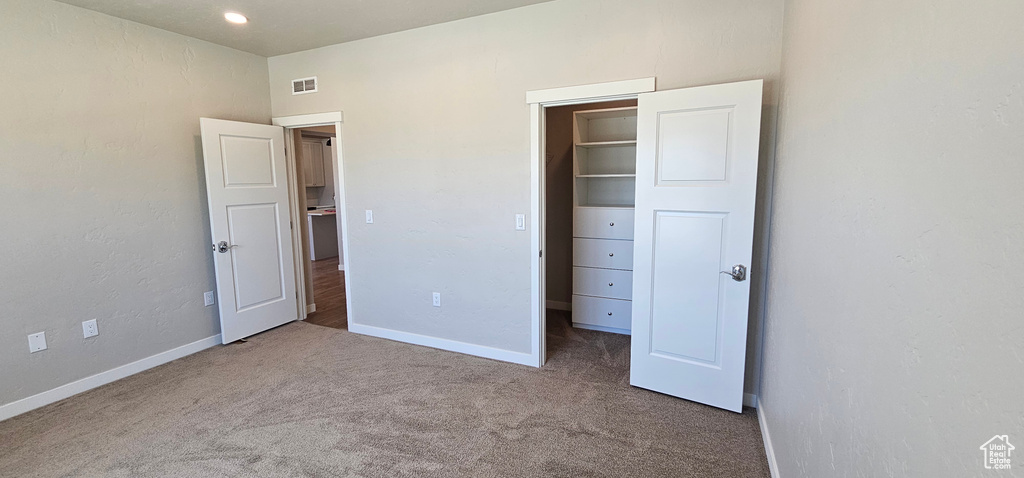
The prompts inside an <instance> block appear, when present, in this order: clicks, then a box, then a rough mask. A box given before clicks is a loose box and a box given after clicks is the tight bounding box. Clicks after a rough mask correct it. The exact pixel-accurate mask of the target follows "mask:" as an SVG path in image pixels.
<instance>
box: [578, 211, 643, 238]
mask: <svg viewBox="0 0 1024 478" xmlns="http://www.w3.org/2000/svg"><path fill="white" fill-rule="evenodd" d="M575 211H576V213H575V215H574V217H573V222H572V235H573V236H574V237H588V238H592V239H628V240H630V241H632V240H633V210H632V209H626V208H600V207H578V208H576V209H575Z"/></svg>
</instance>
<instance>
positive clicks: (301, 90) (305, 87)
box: [292, 76, 316, 95]
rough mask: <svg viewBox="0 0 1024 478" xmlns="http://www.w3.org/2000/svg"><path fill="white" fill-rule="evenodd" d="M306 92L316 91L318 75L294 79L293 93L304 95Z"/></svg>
mask: <svg viewBox="0 0 1024 478" xmlns="http://www.w3.org/2000/svg"><path fill="white" fill-rule="evenodd" d="M306 93H316V77H315V76H313V77H310V78H300V79H298V80H292V94H293V95H304V94H306Z"/></svg>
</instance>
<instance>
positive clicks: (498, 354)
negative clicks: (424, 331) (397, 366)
mask: <svg viewBox="0 0 1024 478" xmlns="http://www.w3.org/2000/svg"><path fill="white" fill-rule="evenodd" d="M348 331H349V332H352V333H356V334H363V335H369V336H372V337H380V338H382V339H389V340H395V341H398V342H405V343H409V344H414V345H422V346H424V347H432V348H435V349H441V350H448V351H450V352H459V353H463V354H467V355H475V356H477V357H483V358H489V359H493V360H500V361H502V362H512V363H517V364H522V365H529V366H531V367H536V366H537V359H536V358H535V357H534V356H533V355H531V354H527V353H522V352H513V351H511V350H504V349H497V348H494V347H487V346H485V345H475V344H468V343H466V342H459V341H456V340H448V339H441V338H437V337H430V336H427V335H420V334H413V333H410V332H401V331H398V330H392V329H384V328H381V327H373V326H370V325H361V324H353V323H352V322H349V324H348Z"/></svg>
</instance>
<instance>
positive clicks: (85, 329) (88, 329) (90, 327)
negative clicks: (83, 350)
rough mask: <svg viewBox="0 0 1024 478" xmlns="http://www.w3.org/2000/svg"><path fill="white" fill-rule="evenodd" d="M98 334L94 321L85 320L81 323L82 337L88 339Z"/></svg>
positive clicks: (98, 330)
mask: <svg viewBox="0 0 1024 478" xmlns="http://www.w3.org/2000/svg"><path fill="white" fill-rule="evenodd" d="M99 334H100V329H99V327H97V326H96V319H92V320H86V321H85V322H82V337H83V338H86V339H87V338H89V337H95V336H97V335H99Z"/></svg>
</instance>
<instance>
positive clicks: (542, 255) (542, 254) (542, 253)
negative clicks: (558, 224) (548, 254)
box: [540, 249, 544, 257]
mask: <svg viewBox="0 0 1024 478" xmlns="http://www.w3.org/2000/svg"><path fill="white" fill-rule="evenodd" d="M540 257H544V250H543V249H542V250H541V251H540Z"/></svg>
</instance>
